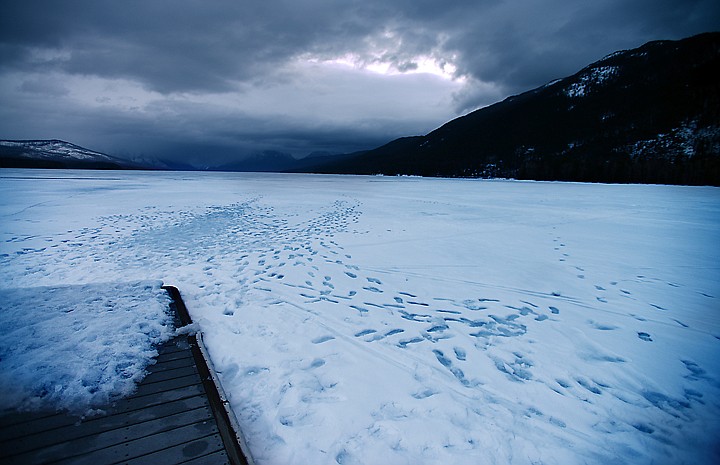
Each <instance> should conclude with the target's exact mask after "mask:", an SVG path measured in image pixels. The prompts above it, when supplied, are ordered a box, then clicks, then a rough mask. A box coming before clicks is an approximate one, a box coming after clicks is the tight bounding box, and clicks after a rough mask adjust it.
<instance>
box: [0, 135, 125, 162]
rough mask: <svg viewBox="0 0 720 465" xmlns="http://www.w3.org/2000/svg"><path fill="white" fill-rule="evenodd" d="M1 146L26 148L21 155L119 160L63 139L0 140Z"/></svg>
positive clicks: (48, 158) (41, 157)
mask: <svg viewBox="0 0 720 465" xmlns="http://www.w3.org/2000/svg"><path fill="white" fill-rule="evenodd" d="M0 146H1V147H12V148H19V149H24V150H23V151H22V152H21V153H20V156H24V157H27V158H39V159H43V160H53V159H56V158H58V157H61V158H65V159H73V160H81V161H103V162H117V161H118V160H117V159H116V158H114V157H111V156H109V155H105V154H104V153H100V152H95V151H92V150H88V149H86V148H83V147H80V146H79V145H75V144H71V143H69V142H65V141H61V140H28V141H13V140H2V141H0Z"/></svg>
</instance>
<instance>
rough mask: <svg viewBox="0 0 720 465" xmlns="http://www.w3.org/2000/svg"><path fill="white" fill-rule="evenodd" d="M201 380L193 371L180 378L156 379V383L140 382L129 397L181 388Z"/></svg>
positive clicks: (198, 382)
mask: <svg viewBox="0 0 720 465" xmlns="http://www.w3.org/2000/svg"><path fill="white" fill-rule="evenodd" d="M200 383H202V380H201V379H200V376H198V374H197V373H193V374H191V375H189V376H183V377H180V378H173V379H168V380H165V381H158V382H157V383H149V384H144V383H143V384H140V386H139V387H138V389H137V391H135V393H134V394H133V395H132V396H130V397H129V398H130V399H132V398H135V397H142V396H147V395H150V394H156V393H162V392H166V391H170V390H173V389H178V388H183V387H186V386H192V385H193V384H200Z"/></svg>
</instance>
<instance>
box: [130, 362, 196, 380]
mask: <svg viewBox="0 0 720 465" xmlns="http://www.w3.org/2000/svg"><path fill="white" fill-rule="evenodd" d="M196 374H198V372H197V369H196V368H195V364H190V365H188V366H184V367H179V368H173V369H172V370H160V371H153V372H152V373H150V374H148V375H147V376H146V377H145V379H143V385H145V384H152V383H157V382H160V381H167V380H170V379H175V378H183V377H185V376H192V375H196Z"/></svg>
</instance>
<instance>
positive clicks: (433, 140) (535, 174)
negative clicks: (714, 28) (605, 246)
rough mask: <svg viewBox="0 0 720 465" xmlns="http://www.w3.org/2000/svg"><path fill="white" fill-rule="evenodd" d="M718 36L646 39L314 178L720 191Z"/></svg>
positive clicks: (336, 165) (325, 168) (327, 168)
mask: <svg viewBox="0 0 720 465" xmlns="http://www.w3.org/2000/svg"><path fill="white" fill-rule="evenodd" d="M718 83H720V33H707V34H701V35H698V36H694V37H691V38H688V39H684V40H680V41H657V42H650V43H647V44H645V45H643V46H642V47H640V48H637V49H633V50H627V51H620V52H616V53H613V54H611V55H609V56H607V57H605V58H603V59H602V60H600V61H598V62H596V63H593V64H591V65H589V66H587V67H585V68H584V69H582V70H580V71H579V72H578V73H576V74H574V75H572V76H569V77H566V78H564V79H558V80H555V81H553V82H550V83H548V84H546V85H544V86H542V87H539V88H537V89H534V90H531V91H529V92H526V93H523V94H520V95H516V96H513V97H509V98H507V99H506V100H504V101H502V102H499V103H497V104H495V105H491V106H489V107H486V108H482V109H480V110H476V111H474V112H472V113H470V114H468V115H466V116H463V117H460V118H457V119H455V120H453V121H450V122H449V123H447V124H445V125H444V126H442V127H440V128H439V129H437V130H435V131H433V132H431V133H430V134H427V135H425V136H418V137H406V138H402V139H398V140H395V141H393V142H390V143H389V144H387V145H385V146H382V147H379V148H377V149H375V150H371V151H369V152H363V153H359V154H357V155H356V156H355V157H353V158H350V159H347V160H344V161H341V162H337V163H331V164H327V165H323V166H320V167H317V168H316V169H315V170H314V171H317V172H335V173H362V174H374V173H382V174H413V175H425V176H469V177H475V176H478V177H513V178H520V179H539V180H568V181H600V182H641V183H670V184H712V185H720V86H719V85H718Z"/></svg>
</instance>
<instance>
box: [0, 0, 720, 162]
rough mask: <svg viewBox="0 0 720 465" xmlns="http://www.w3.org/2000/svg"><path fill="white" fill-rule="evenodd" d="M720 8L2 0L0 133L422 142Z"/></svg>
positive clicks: (100, 144) (711, 24)
mask: <svg viewBox="0 0 720 465" xmlns="http://www.w3.org/2000/svg"><path fill="white" fill-rule="evenodd" d="M714 30H720V2H718V1H717V0H587V1H586V0H474V1H473V0H345V1H344V0H327V1H324V0H310V1H303V0H294V1H292V0H286V1H278V0H258V1H240V0H212V1H205V0H163V1H160V0H137V1H136V0H122V1H115V0H113V1H109V0H108V1H102V0H63V1H55V0H47V1H39V0H5V1H3V4H2V9H1V11H0V139H50V138H58V139H64V140H67V141H70V142H74V143H77V144H80V145H83V146H86V147H88V148H91V149H94V150H99V151H104V152H106V153H109V154H113V155H119V156H127V157H133V156H141V155H142V156H154V157H159V158H172V159H176V160H186V161H188V162H191V163H196V164H212V163H220V162H222V161H224V160H227V159H232V158H233V157H238V158H239V157H243V156H247V155H249V154H253V153H259V152H263V151H267V150H276V151H281V152H286V153H291V154H293V155H295V156H305V155H307V154H308V153H310V152H315V151H327V152H350V151H355V150H361V149H367V148H373V147H375V146H377V145H380V144H383V143H385V142H388V141H389V140H391V139H394V138H396V137H400V136H405V135H418V134H425V133H427V132H429V131H431V130H432V129H435V128H436V127H438V126H440V125H442V124H443V123H445V122H447V121H449V120H450V119H452V118H454V117H457V116H459V115H462V114H465V113H467V112H469V111H471V110H473V109H476V108H479V107H482V106H485V105H489V104H491V103H494V102H496V101H499V100H501V99H503V98H505V97H507V96H508V95H512V94H516V93H519V92H523V91H525V90H529V89H532V88H534V87H537V86H540V85H542V84H545V83H546V82H548V81H550V80H553V79H555V78H559V77H564V76H566V75H569V74H573V73H575V72H576V71H578V70H579V69H580V68H582V67H584V66H585V65H587V64H589V63H591V62H594V61H597V60H598V59H600V58H602V57H603V56H605V55H607V54H609V53H611V52H613V51H616V50H620V49H628V48H634V47H637V46H640V45H642V44H643V43H645V42H647V41H650V40H657V39H680V38H683V37H687V36H690V35H694V34H697V33H701V32H708V31H714Z"/></svg>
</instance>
